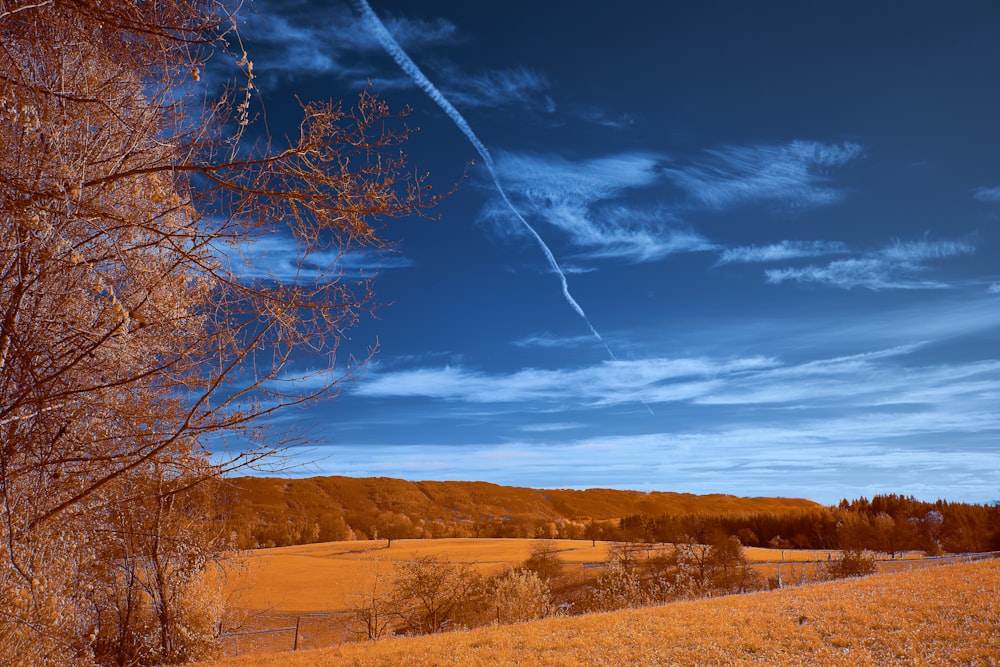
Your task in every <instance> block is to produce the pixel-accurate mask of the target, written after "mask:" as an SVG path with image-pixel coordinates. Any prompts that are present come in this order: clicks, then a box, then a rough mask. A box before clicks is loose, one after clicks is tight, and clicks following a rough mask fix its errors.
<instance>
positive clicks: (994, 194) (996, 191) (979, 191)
mask: <svg viewBox="0 0 1000 667" xmlns="http://www.w3.org/2000/svg"><path fill="white" fill-rule="evenodd" d="M972 196H973V197H975V198H976V199H978V200H979V201H988V202H1000V186H997V187H992V188H976V189H975V190H973V191H972Z"/></svg>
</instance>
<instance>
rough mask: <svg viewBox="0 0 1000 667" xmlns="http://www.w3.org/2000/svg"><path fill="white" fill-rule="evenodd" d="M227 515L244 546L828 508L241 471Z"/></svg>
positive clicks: (576, 529)
mask: <svg viewBox="0 0 1000 667" xmlns="http://www.w3.org/2000/svg"><path fill="white" fill-rule="evenodd" d="M229 487H230V490H231V491H230V492H231V494H232V501H233V502H231V503H230V506H231V507H232V509H231V514H230V516H229V517H228V521H229V523H230V525H231V527H232V529H233V531H234V532H235V533H236V534H237V535H238V536H239V539H240V541H241V544H240V546H241V547H256V546H283V545H292V544H304V543H310V542H317V541H322V542H326V541H337V540H345V539H354V538H357V539H365V538H374V537H382V538H391V539H397V538H414V537H486V536H489V537H567V538H577V539H579V538H584V537H588V536H590V535H589V534H588V533H587V528H588V526H591V531H593V530H594V526H597V525H600V524H601V523H607V522H612V521H616V520H618V519H621V518H622V517H626V516H630V515H640V514H641V515H649V516H660V515H675V516H682V515H715V516H723V515H728V516H732V515H750V514H790V513H805V512H812V511H816V510H820V509H822V507H821V506H820V505H819V504H817V503H815V502H812V501H809V500H803V499H790V498H740V497H736V496H729V495H721V494H714V495H704V496H698V495H693V494H688V493H671V492H658V491H652V492H642V491H624V490H617V489H587V490H583V491H580V490H573V489H531V488H523V487H511V486H499V485H496V484H490V483H487V482H410V481H405V480H401V479H390V478H384V477H378V478H353V477H311V478H307V479H282V478H271V477H241V478H235V479H231V480H229Z"/></svg>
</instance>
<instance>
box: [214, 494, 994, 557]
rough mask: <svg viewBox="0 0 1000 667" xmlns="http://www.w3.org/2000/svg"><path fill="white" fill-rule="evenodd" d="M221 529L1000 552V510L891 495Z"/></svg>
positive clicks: (282, 537) (301, 521) (353, 518)
mask: <svg viewBox="0 0 1000 667" xmlns="http://www.w3.org/2000/svg"><path fill="white" fill-rule="evenodd" d="M229 512H230V514H229V515H228V519H227V521H228V523H227V526H228V528H229V530H230V531H231V532H232V534H233V535H234V536H235V540H236V544H238V545H239V546H240V547H241V548H257V547H275V546H291V545H295V544H308V543H311V542H326V541H339V540H364V539H387V540H389V541H390V542H391V541H392V540H396V539H429V538H443V537H449V538H453V537H482V538H522V539H523V538H536V539H576V540H580V539H585V540H586V539H589V540H602V541H615V542H644V543H678V542H683V541H685V540H688V539H691V538H693V539H695V540H698V541H700V542H702V543H709V542H711V541H712V540H714V539H715V537H716V536H718V535H723V536H726V537H734V538H736V539H738V540H739V542H740V544H741V545H743V546H748V547H771V548H780V549H852V550H855V551H865V550H867V551H878V552H884V553H888V554H897V553H900V552H903V551H923V552H926V553H928V554H937V553H940V552H942V551H945V552H950V553H962V552H979V551H995V550H1000V506H997V505H976V504H967V503H955V502H948V501H945V500H938V501H935V502H924V501H918V500H916V499H914V498H913V497H905V496H901V495H896V494H886V495H877V496H875V497H874V498H872V499H871V500H868V499H866V498H863V497H862V498H858V499H856V500H847V499H844V500H843V501H841V502H840V503H839V505H838V506H836V507H816V508H815V509H810V510H802V511H796V510H789V511H776V512H740V513H711V512H704V513H688V514H659V515H651V514H642V513H640V514H631V515H628V516H625V517H622V518H621V519H619V520H617V521H613V520H593V519H564V518H551V517H532V516H513V517H480V518H479V519H477V520H451V521H447V520H444V519H441V518H426V517H421V516H419V515H411V514H406V513H402V512H392V511H387V512H378V511H376V510H368V511H346V512H344V511H339V510H336V509H333V508H322V509H316V508H303V507H295V506H290V507H281V508H264V509H255V508H254V507H253V506H252V505H251V504H250V503H247V502H241V503H238V504H237V505H235V506H234V507H233V508H232V509H230V510H229Z"/></svg>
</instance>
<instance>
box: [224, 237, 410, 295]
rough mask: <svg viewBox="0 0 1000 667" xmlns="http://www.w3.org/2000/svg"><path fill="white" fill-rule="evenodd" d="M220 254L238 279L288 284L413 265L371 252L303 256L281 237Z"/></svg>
mask: <svg viewBox="0 0 1000 667" xmlns="http://www.w3.org/2000/svg"><path fill="white" fill-rule="evenodd" d="M216 251H217V252H218V254H219V255H220V256H221V257H222V261H223V264H224V266H226V267H228V268H229V270H230V271H232V273H233V274H234V275H236V276H240V277H242V278H245V279H255V280H274V281H277V282H281V283H286V284H306V283H312V282H316V281H323V282H325V281H333V280H340V279H344V278H347V279H355V280H356V279H364V278H373V277H374V276H375V275H377V274H378V273H379V272H380V271H383V270H387V269H402V268H407V267H410V266H413V261H412V260H411V259H409V258H407V257H404V256H403V255H398V254H382V253H378V252H376V251H373V250H369V249H365V250H351V251H341V250H336V249H334V250H325V251H319V252H312V253H309V254H308V255H303V254H302V253H301V250H300V248H298V247H297V246H296V244H295V242H294V241H293V240H292V239H290V238H288V237H287V236H284V235H281V234H271V235H269V236H263V237H259V238H256V239H254V240H253V241H251V242H249V243H244V244H242V245H240V246H239V247H228V246H226V247H224V248H223V247H216Z"/></svg>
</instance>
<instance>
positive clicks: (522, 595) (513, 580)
mask: <svg viewBox="0 0 1000 667" xmlns="http://www.w3.org/2000/svg"><path fill="white" fill-rule="evenodd" d="M487 599H488V600H489V603H490V607H491V608H492V609H495V610H496V622H497V623H500V624H507V623H521V622H523V621H534V620H537V619H539V618H545V617H546V616H549V615H551V614H552V613H553V611H554V606H553V603H552V594H551V592H550V591H549V587H548V585H547V584H546V583H545V581H543V580H542V578H541V577H539V576H538V574H537V573H536V572H533V571H531V570H526V569H522V568H512V569H509V570H507V571H506V572H503V573H502V574H499V575H497V576H495V577H493V578H492V579H491V580H490V581H489V582H488V583H487Z"/></svg>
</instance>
